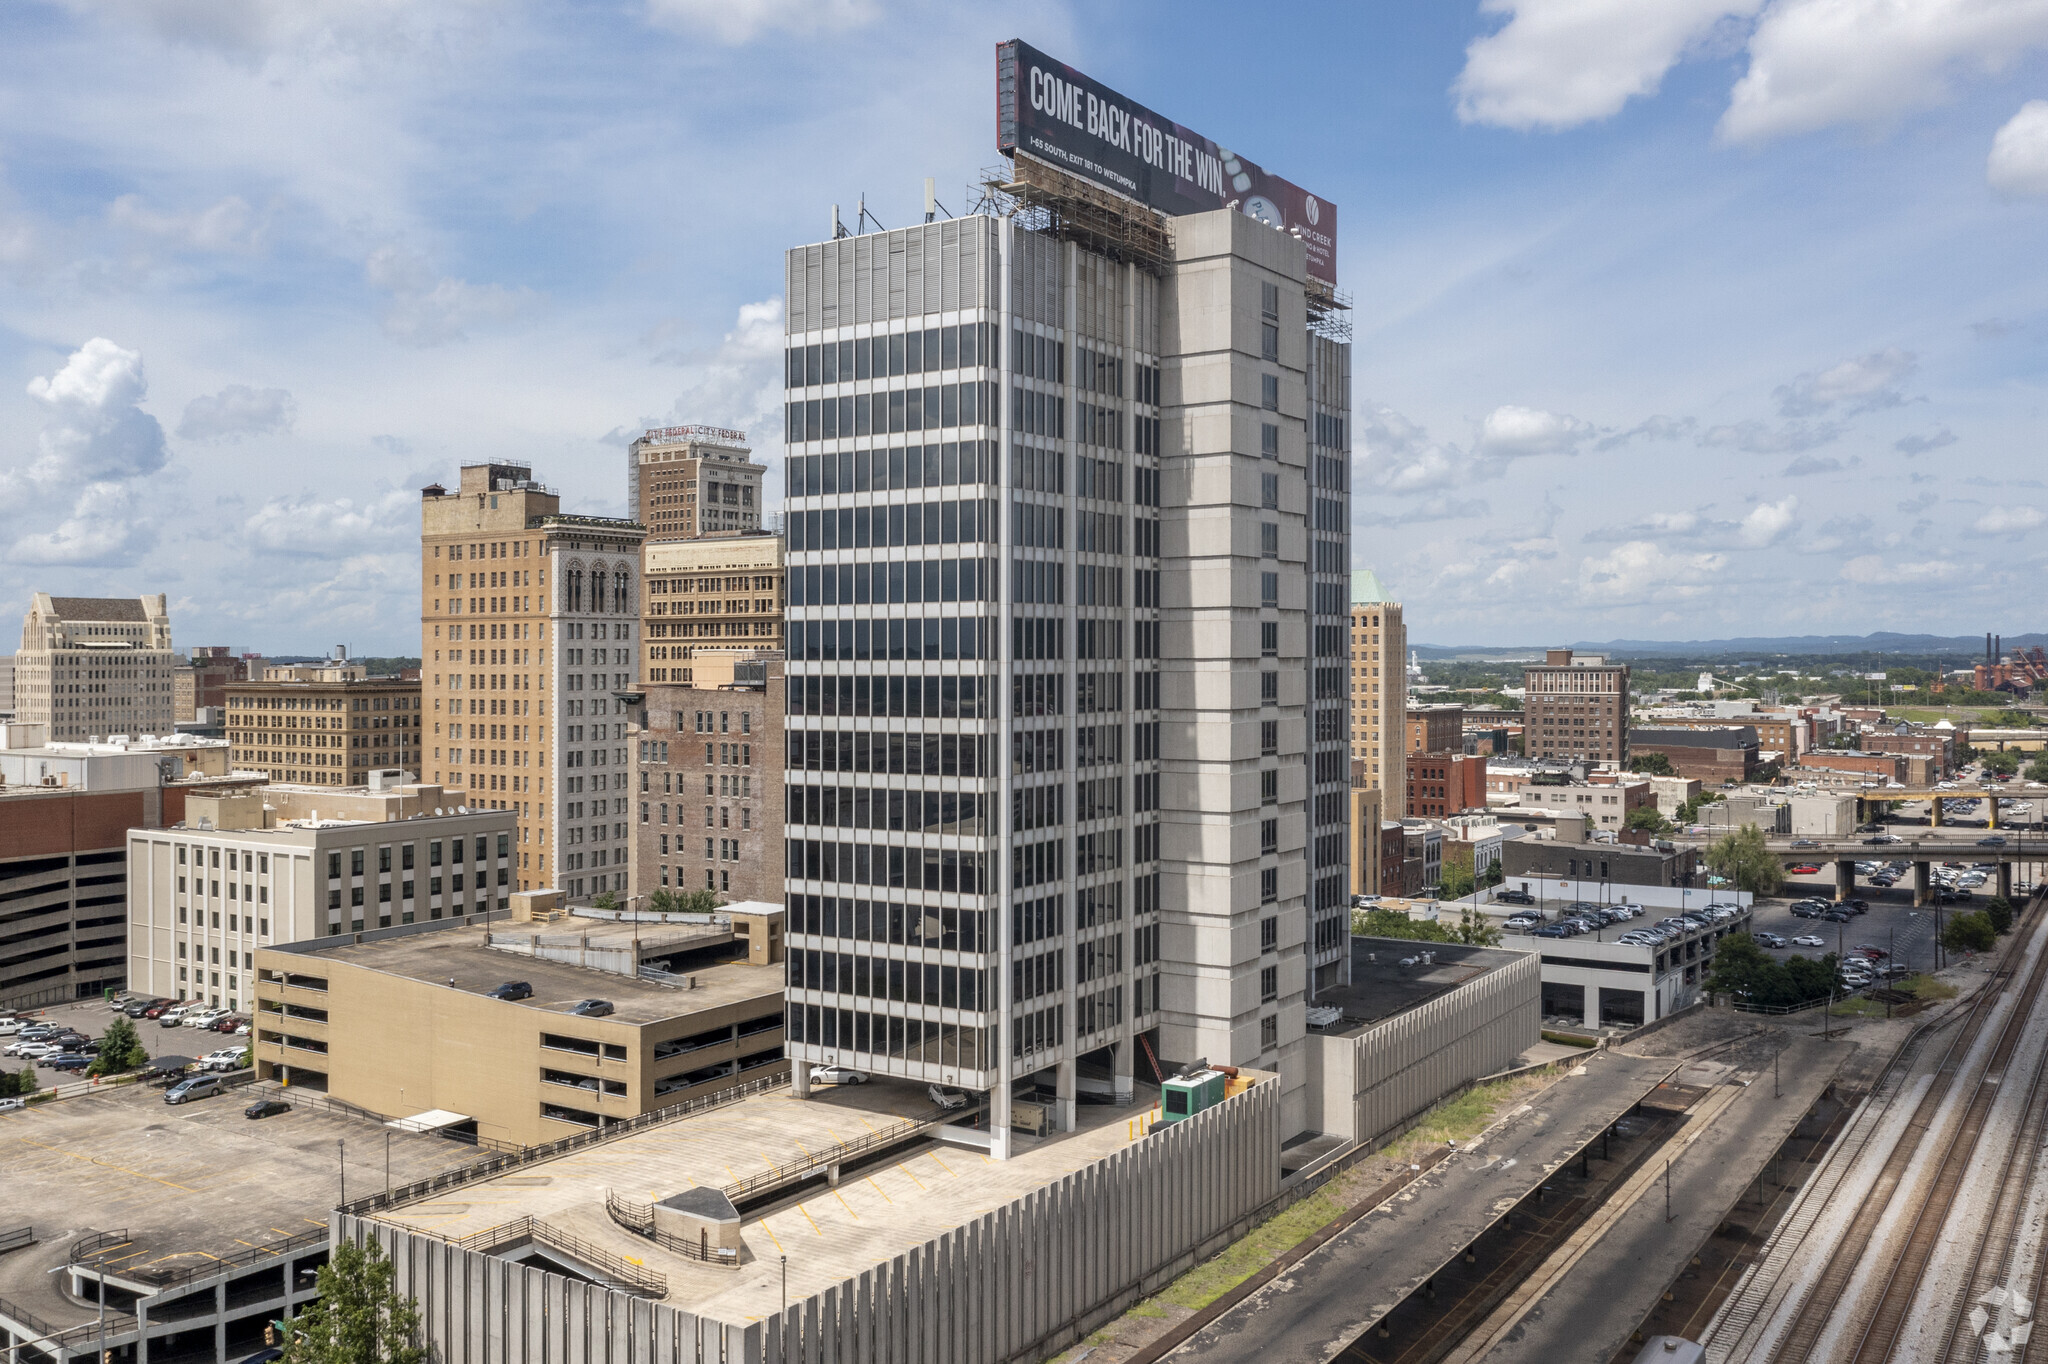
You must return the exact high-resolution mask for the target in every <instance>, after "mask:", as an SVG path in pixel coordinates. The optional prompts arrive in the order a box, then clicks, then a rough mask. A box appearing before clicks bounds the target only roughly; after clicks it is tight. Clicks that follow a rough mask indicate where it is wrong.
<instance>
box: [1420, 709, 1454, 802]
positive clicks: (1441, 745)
mask: <svg viewBox="0 0 2048 1364" xmlns="http://www.w3.org/2000/svg"><path fill="white" fill-rule="evenodd" d="M1407 739H1408V752H1409V754H1410V756H1411V757H1412V756H1413V755H1415V754H1417V753H1462V752H1464V751H1465V708H1464V707H1463V706H1414V705H1411V706H1409V707H1408V720H1407ZM1408 813H1410V814H1415V813H1417V812H1416V811H1414V810H1410V811H1409V812H1408Z"/></svg>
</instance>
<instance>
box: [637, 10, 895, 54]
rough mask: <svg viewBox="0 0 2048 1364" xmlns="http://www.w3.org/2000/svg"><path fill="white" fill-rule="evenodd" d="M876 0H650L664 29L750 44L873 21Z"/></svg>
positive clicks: (653, 17) (651, 14)
mask: <svg viewBox="0 0 2048 1364" xmlns="http://www.w3.org/2000/svg"><path fill="white" fill-rule="evenodd" d="M880 15H881V9H880V7H879V6H878V5H876V4H874V3H873V0H647V20H648V22H649V23H651V24H654V25H656V26H657V27H660V28H667V29H677V30H681V31H684V32H691V33H704V34H709V35H710V36H711V37H713V38H716V39H717V40H718V41H720V42H722V43H733V44H738V43H745V42H751V41H752V40H753V39H755V38H758V37H760V36H761V35H762V34H764V33H771V32H775V33H791V34H795V35H796V36H798V37H804V38H811V37H821V36H823V35H826V34H831V33H843V32H845V31H846V30H848V29H852V28H859V27H861V26H862V25H864V24H869V23H872V22H874V20H875V19H877V18H879V17H880Z"/></svg>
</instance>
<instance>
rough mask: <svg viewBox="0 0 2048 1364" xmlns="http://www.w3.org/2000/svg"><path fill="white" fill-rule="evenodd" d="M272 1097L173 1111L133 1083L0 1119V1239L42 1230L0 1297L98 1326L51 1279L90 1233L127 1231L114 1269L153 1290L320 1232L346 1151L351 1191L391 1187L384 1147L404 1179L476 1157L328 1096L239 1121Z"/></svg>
mask: <svg viewBox="0 0 2048 1364" xmlns="http://www.w3.org/2000/svg"><path fill="white" fill-rule="evenodd" d="M275 1094H276V1091H275V1090H274V1089H273V1088H271V1087H270V1086H249V1087H246V1088H241V1089H235V1090H231V1091H229V1092H228V1093H227V1094H225V1095H223V1096H221V1097H219V1098H214V1099H203V1100H199V1101H197V1102H194V1103H189V1104H177V1105H169V1104H166V1103H164V1101H163V1091H161V1090H157V1089H151V1088H148V1087H146V1086H132V1087H124V1088H121V1089H116V1090H109V1091H107V1092H106V1093H104V1094H96V1095H92V1096H89V1097H85V1098H79V1099H68V1100H64V1101H62V1102H58V1103H47V1104H39V1105H36V1106H34V1107H31V1108H27V1109H22V1110H18V1111H16V1112H12V1113H4V1114H0V1171H4V1172H5V1173H4V1175H0V1191H4V1199H0V1203H4V1211H0V1230H11V1229H13V1228H15V1227H21V1226H30V1227H33V1228H34V1229H35V1235H36V1244H34V1245H32V1246H30V1247H28V1248H27V1249H24V1250H17V1251H12V1252H10V1253H9V1254H7V1255H5V1256H0V1299H5V1300H7V1301H8V1302H10V1303H13V1304H16V1305H18V1306H20V1307H23V1308H26V1309H27V1310H28V1311H29V1312H31V1313H33V1314H34V1315H35V1316H37V1317H39V1318H41V1319H43V1320H44V1321H47V1322H50V1323H52V1324H53V1325H56V1326H59V1327H66V1326H72V1325H76V1324H78V1323H81V1322H86V1321H90V1320H92V1319H93V1317H94V1315H95V1311H94V1308H93V1307H90V1306H85V1305H81V1304H80V1303H78V1302H75V1301H73V1300H72V1299H70V1298H68V1297H66V1296H64V1295H63V1294H62V1293H61V1292H60V1291H59V1284H60V1283H61V1282H62V1281H63V1280H64V1278H65V1277H67V1276H62V1275H55V1274H51V1273H50V1272H49V1271H50V1270H52V1269H54V1268H56V1267H58V1266H60V1265H62V1264H64V1263H66V1261H67V1259H68V1256H69V1251H70V1248H71V1245H72V1243H73V1242H74V1240H75V1239H76V1238H77V1237H78V1236H79V1235H81V1234H82V1233H85V1232H88V1231H116V1230H118V1231H125V1233H126V1236H125V1238H124V1243H123V1244H122V1245H120V1247H119V1248H118V1249H116V1250H113V1251H112V1252H111V1253H109V1254H108V1255H107V1256H106V1257H105V1262H106V1263H107V1264H108V1266H109V1270H110V1272H120V1273H123V1274H125V1275H129V1276H133V1277H134V1279H135V1280H136V1281H137V1282H139V1283H150V1282H152V1281H153V1280H155V1279H159V1278H161V1277H162V1276H163V1275H165V1274H167V1273H170V1272H173V1271H180V1270H189V1269H197V1268H203V1267H205V1266H207V1265H209V1264H215V1263H218V1262H220V1261H222V1260H229V1259H232V1258H234V1257H235V1256H238V1255H243V1254H246V1253H249V1252H253V1251H260V1250H261V1248H263V1247H264V1246H266V1245H268V1244H271V1243H275V1242H279V1241H283V1240H286V1239H287V1238H290V1237H293V1236H299V1235H303V1234H305V1233H307V1232H311V1231H318V1230H321V1229H324V1228H325V1227H326V1226H327V1213H328V1210H329V1209H330V1208H331V1207H333V1205H334V1203H335V1200H336V1198H337V1197H338V1195H339V1194H340V1192H341V1181H342V1160H343V1156H344V1150H343V1147H342V1146H341V1143H344V1142H345V1143H346V1144H347V1145H346V1152H345V1154H346V1159H347V1179H348V1186H349V1188H350V1189H351V1190H352V1191H362V1190H367V1189H369V1188H373V1187H375V1188H381V1187H382V1186H383V1184H384V1179H385V1173H384V1172H385V1159H386V1151H387V1147H388V1150H389V1159H390V1170H391V1178H392V1180H393V1181H394V1182H397V1183H404V1182H406V1181H409V1180H414V1179H423V1178H426V1177H428V1176H430V1175H433V1174H436V1173H438V1172H440V1171H442V1170H446V1169H449V1168H452V1167H455V1166H459V1165H463V1164H467V1163H469V1162H470V1161H473V1160H474V1159H475V1158H476V1152H475V1150H474V1149H473V1148H470V1147H465V1146H461V1145H458V1144H456V1143H454V1142H450V1141H447V1140H444V1139H442V1138H439V1137H427V1136H414V1135H410V1134H407V1133H402V1132H400V1133H393V1132H390V1131H389V1130H388V1129H386V1128H385V1127H384V1126H383V1125H381V1124H379V1123H375V1122H371V1121H368V1120H366V1119H362V1118H356V1117H353V1116H349V1115H346V1114H343V1113H340V1112H332V1111H325V1110H323V1109H320V1108H318V1107H316V1106H315V1104H316V1103H317V1100H318V1096H312V1098H313V1102H310V1103H309V1102H305V1101H302V1102H301V1103H300V1105H299V1106H298V1107H296V1108H295V1109H294V1110H293V1111H292V1112H290V1113H286V1114H282V1115H280V1116H278V1117H274V1118H266V1119H263V1120H261V1121H252V1120H250V1119H248V1118H245V1117H243V1116H242V1110H243V1109H244V1108H245V1107H246V1106H247V1105H248V1104H249V1103H250V1102H252V1101H253V1100H254V1099H255V1098H257V1097H258V1096H259V1095H270V1096H274V1095H275ZM285 1097H287V1098H291V1097H294V1096H289V1095H287V1096H285Z"/></svg>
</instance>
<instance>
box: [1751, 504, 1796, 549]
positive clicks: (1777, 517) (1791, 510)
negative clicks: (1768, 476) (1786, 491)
mask: <svg viewBox="0 0 2048 1364" xmlns="http://www.w3.org/2000/svg"><path fill="white" fill-rule="evenodd" d="M1798 512H1799V499H1798V498H1796V497H1787V498H1784V499H1782V500H1781V501H1777V502H1766V503H1764V504H1762V505H1761V506H1759V507H1757V508H1756V509H1755V510H1754V511H1752V512H1750V514H1749V515H1747V516H1745V517H1743V518H1742V526H1741V529H1740V531H1739V532H1738V533H1739V535H1740V538H1741V540H1742V543H1743V544H1745V545H1748V546H1749V547H1750V548H1751V549H1763V548H1765V547H1766V546H1768V545H1774V544H1776V543H1777V542H1778V541H1780V540H1782V539H1784V538H1785V536H1786V535H1788V534H1789V533H1790V532H1791V531H1792V528H1793V527H1794V526H1796V525H1798V524H1799V516H1798Z"/></svg>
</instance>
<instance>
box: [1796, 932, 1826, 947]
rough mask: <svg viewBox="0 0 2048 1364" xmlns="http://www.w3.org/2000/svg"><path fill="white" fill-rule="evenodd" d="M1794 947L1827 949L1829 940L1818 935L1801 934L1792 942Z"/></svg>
mask: <svg viewBox="0 0 2048 1364" xmlns="http://www.w3.org/2000/svg"><path fill="white" fill-rule="evenodd" d="M1792 945H1793V946H1794V947H1825V946H1827V939H1826V938H1823V937H1821V935H1820V934H1818V933H1801V934H1800V935H1799V936H1798V937H1796V938H1794V939H1793V940H1792Z"/></svg>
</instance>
